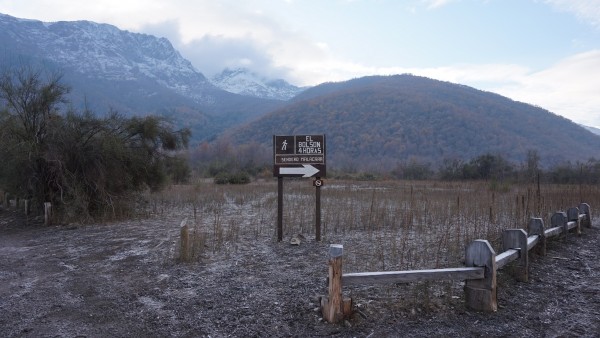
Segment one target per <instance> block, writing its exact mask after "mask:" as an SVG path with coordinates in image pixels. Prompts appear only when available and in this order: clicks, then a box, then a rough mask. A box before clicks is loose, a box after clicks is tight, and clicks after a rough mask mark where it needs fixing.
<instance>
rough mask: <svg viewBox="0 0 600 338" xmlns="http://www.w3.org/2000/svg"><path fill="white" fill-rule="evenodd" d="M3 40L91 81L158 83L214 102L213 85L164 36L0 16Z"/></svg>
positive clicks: (88, 22) (22, 52)
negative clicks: (91, 79)
mask: <svg viewBox="0 0 600 338" xmlns="http://www.w3.org/2000/svg"><path fill="white" fill-rule="evenodd" d="M0 31H2V33H0V34H1V35H0V39H1V40H2V41H3V42H4V41H6V40H9V41H10V40H12V41H11V42H13V43H12V45H15V46H17V50H15V51H14V52H18V53H20V54H25V55H28V56H35V57H37V58H42V59H45V60H49V61H52V62H54V63H56V64H57V65H58V66H59V67H61V68H66V69H69V70H71V71H74V72H77V73H80V74H83V75H84V76H85V77H87V78H102V79H104V80H118V81H139V80H144V81H153V82H155V83H157V84H159V85H161V86H164V87H166V88H168V89H171V90H173V91H175V92H176V93H178V94H181V95H183V96H186V97H189V98H192V99H194V100H196V101H199V102H210V101H212V100H214V98H213V97H212V95H210V93H207V91H211V90H214V88H212V87H213V86H212V85H211V84H210V82H209V81H207V79H206V78H205V77H204V75H202V73H200V72H199V71H197V70H196V69H195V68H194V67H193V66H192V64H191V63H190V62H189V61H188V60H186V59H184V58H183V57H182V56H181V55H180V54H179V52H177V51H176V50H175V49H174V48H173V46H172V45H171V43H170V42H169V41H168V40H167V39H165V38H157V37H154V36H152V35H146V34H139V33H131V32H128V31H123V30H120V29H118V28H117V27H115V26H111V25H108V24H98V23H94V22H90V21H73V22H65V21H60V22H52V23H47V22H41V21H35V20H23V19H18V18H14V17H11V16H8V15H3V14H0Z"/></svg>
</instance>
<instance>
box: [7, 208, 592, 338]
mask: <svg viewBox="0 0 600 338" xmlns="http://www.w3.org/2000/svg"><path fill="white" fill-rule="evenodd" d="M180 221H181V219H178V218H177V217H172V218H156V219H146V220H136V221H129V222H122V223H115V224H98V225H86V226H78V225H70V226H53V227H43V226H42V225H41V224H40V220H37V221H36V220H31V219H30V220H28V221H27V222H26V220H25V219H24V218H23V216H22V215H17V214H16V213H15V212H11V211H5V210H2V209H0V336H2V337H227V336H231V337H279V336H281V337H322V336H333V337H401V336H406V337H417V336H434V337H435V336H443V337H448V336H455V337H459V336H460V337H464V336H486V337H500V336H502V337H506V336H509V337H510V336H514V337H567V336H568V337H571V336H582V337H600V255H599V254H600V223H599V222H598V220H595V222H594V223H595V224H594V226H593V227H592V228H591V229H587V228H586V229H584V232H583V235H582V236H581V237H577V236H576V235H571V236H569V237H568V238H567V239H556V240H553V241H550V243H549V245H548V254H547V256H545V257H539V256H535V255H533V256H532V258H531V272H530V282H529V283H519V282H516V281H514V279H513V278H511V277H510V275H509V274H508V273H506V272H504V270H501V271H500V273H499V284H498V302H499V309H498V311H497V312H496V313H489V314H486V313H478V312H475V311H471V310H467V309H465V307H464V294H463V293H462V289H461V288H462V283H460V282H454V283H450V282H442V283H439V284H436V283H433V284H419V285H390V286H377V287H365V288H356V287H355V288H353V289H351V290H346V292H348V293H349V295H351V296H352V297H353V300H354V302H355V310H356V311H355V313H354V315H353V316H352V318H349V319H348V320H347V321H345V322H344V323H343V324H340V325H332V324H328V323H325V322H324V321H323V320H322V318H321V315H320V312H319V311H318V305H317V304H318V296H319V295H323V294H325V293H326V291H327V290H326V285H325V277H326V275H327V263H326V262H327V250H328V245H329V243H317V242H314V240H312V239H311V238H307V239H306V241H304V242H303V243H301V244H300V245H299V246H292V245H290V243H289V238H288V240H287V241H284V242H282V243H277V242H275V241H273V240H272V239H271V238H265V239H264V240H262V241H261V240H258V241H257V240H256V239H247V240H245V239H240V242H239V243H236V248H235V250H230V251H227V252H224V253H216V254H211V255H210V256H209V257H207V258H205V259H203V260H201V261H200V262H197V263H187V264H182V263H177V262H176V260H175V256H176V248H175V246H176V245H175V242H176V241H175V239H176V234H177V231H178V226H179V222H180Z"/></svg>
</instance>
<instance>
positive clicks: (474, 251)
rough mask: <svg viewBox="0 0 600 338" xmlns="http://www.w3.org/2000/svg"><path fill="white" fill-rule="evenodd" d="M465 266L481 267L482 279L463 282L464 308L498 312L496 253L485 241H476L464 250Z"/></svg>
mask: <svg viewBox="0 0 600 338" xmlns="http://www.w3.org/2000/svg"><path fill="white" fill-rule="evenodd" d="M465 265H466V266H467V267H483V268H485V274H484V276H485V277H484V278H483V279H468V280H466V281H465V300H466V306H467V307H468V308H471V309H473V310H477V311H485V312H494V311H496V310H498V298H497V292H496V291H497V290H496V253H495V252H494V249H493V248H492V246H491V245H490V243H489V242H488V241H486V240H482V239H477V240H475V241H473V242H472V243H471V244H469V246H468V247H467V249H466V253H465Z"/></svg>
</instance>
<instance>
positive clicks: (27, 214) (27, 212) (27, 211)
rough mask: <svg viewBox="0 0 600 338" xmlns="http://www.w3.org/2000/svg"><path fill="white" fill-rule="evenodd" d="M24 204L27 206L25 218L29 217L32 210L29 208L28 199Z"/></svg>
mask: <svg viewBox="0 0 600 338" xmlns="http://www.w3.org/2000/svg"><path fill="white" fill-rule="evenodd" d="M24 204H25V210H24V211H25V216H29V212H30V210H29V209H30V208H29V200H28V199H26V200H24Z"/></svg>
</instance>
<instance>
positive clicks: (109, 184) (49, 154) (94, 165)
mask: <svg viewBox="0 0 600 338" xmlns="http://www.w3.org/2000/svg"><path fill="white" fill-rule="evenodd" d="M66 93H68V88H67V87H66V86H64V85H61V84H60V77H57V76H50V77H45V76H44V75H43V74H42V73H41V72H32V71H29V70H24V71H23V70H19V71H17V72H12V73H6V74H4V75H3V76H2V78H0V99H1V100H2V103H3V104H4V109H3V110H2V113H1V115H0V142H2V144H3V145H5V146H3V147H2V150H0V156H1V157H0V159H1V161H0V186H1V187H2V188H3V189H5V190H7V191H9V192H12V193H14V194H17V195H19V196H23V197H27V198H31V199H33V200H34V202H35V203H36V204H37V205H40V206H41V204H42V202H45V201H50V202H52V203H53V205H55V210H57V211H59V212H62V213H63V215H64V216H65V217H66V218H77V217H84V218H85V217H88V218H89V217H95V216H102V215H105V214H106V213H107V212H110V213H112V215H114V216H116V214H117V211H118V210H119V208H120V207H125V208H126V207H127V203H126V202H127V201H129V200H131V199H130V197H131V196H132V194H135V193H137V192H140V191H142V190H144V189H146V188H150V189H152V190H157V189H160V188H161V187H162V186H163V185H164V184H165V182H166V179H167V175H168V173H169V171H168V170H169V169H173V168H177V170H179V171H181V167H182V164H181V163H179V162H178V161H181V160H180V159H177V158H176V157H175V155H176V151H177V150H179V149H182V148H186V147H187V142H188V139H189V136H190V133H189V130H187V129H183V130H178V131H174V130H173V128H172V126H171V125H170V124H169V123H168V122H167V121H166V120H164V119H161V118H157V117H153V116H148V117H144V118H137V117H134V118H125V117H123V116H121V115H119V114H118V113H116V112H110V113H109V114H108V115H107V116H106V117H105V118H97V117H95V116H94V115H93V114H92V113H91V112H89V111H84V112H83V113H77V112H75V111H72V110H71V111H66V112H61V111H60V108H61V107H62V106H61V104H62V103H64V102H65V100H64V97H65V94H66ZM184 174H185V173H184ZM178 175H181V172H180V173H178Z"/></svg>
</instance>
